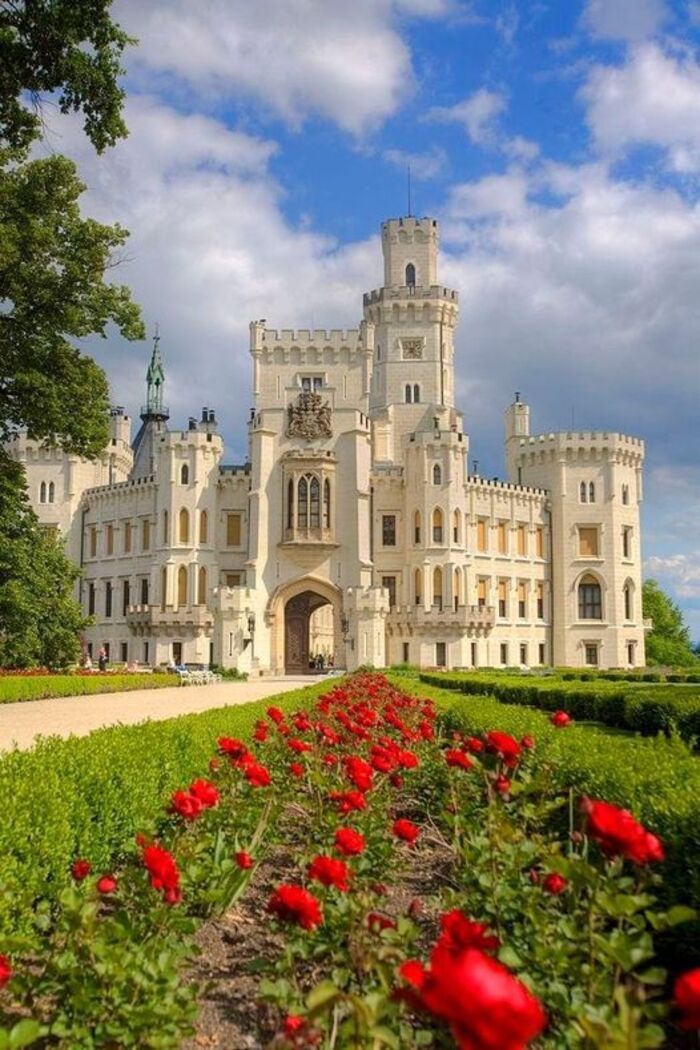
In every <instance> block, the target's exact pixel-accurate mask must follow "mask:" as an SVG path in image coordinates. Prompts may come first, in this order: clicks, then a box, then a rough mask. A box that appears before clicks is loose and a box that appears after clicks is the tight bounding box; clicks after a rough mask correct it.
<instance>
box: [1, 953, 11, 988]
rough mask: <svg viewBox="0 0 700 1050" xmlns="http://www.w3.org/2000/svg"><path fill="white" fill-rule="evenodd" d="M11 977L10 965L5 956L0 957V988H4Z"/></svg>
mask: <svg viewBox="0 0 700 1050" xmlns="http://www.w3.org/2000/svg"><path fill="white" fill-rule="evenodd" d="M11 977H12V963H11V962H10V960H9V959H8V958H7V956H6V955H0V988H4V987H5V985H6V984H7V982H8V981H9V980H10V978H11Z"/></svg>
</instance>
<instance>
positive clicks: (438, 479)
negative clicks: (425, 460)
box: [433, 463, 442, 485]
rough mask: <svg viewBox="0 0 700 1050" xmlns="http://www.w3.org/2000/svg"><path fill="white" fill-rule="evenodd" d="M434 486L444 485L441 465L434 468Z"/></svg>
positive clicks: (436, 464) (435, 465)
mask: <svg viewBox="0 0 700 1050" xmlns="http://www.w3.org/2000/svg"><path fill="white" fill-rule="evenodd" d="M433 485H442V470H441V469H440V464H439V463H435V464H434V466H433Z"/></svg>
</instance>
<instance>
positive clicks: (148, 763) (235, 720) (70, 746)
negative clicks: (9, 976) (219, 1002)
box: [0, 682, 332, 933]
mask: <svg viewBox="0 0 700 1050" xmlns="http://www.w3.org/2000/svg"><path fill="white" fill-rule="evenodd" d="M331 685H332V683H329V682H322V683H318V684H316V685H313V686H310V687H308V688H305V689H299V690H294V691H293V692H290V693H284V694H283V695H281V696H277V697H274V698H273V697H268V698H266V699H264V700H258V701H255V702H253V703H249V704H241V705H235V706H231V707H226V708H217V709H216V710H213V711H205V712H204V713H203V714H196V715H182V716H181V717H179V718H173V719H168V720H167V721H163V722H144V723H142V724H140V725H137V726H119V727H112V728H107V729H100V730H97V731H96V732H94V733H91V734H90V735H89V736H86V737H80V738H76V737H72V738H69V739H68V740H60V739H57V738H55V737H52V738H48V739H43V740H40V741H39V743H38V744H37V745H36V746H35V747H34V748H33V749H32V750H31V751H9V752H6V753H5V754H4V755H2V756H0V798H2V799H3V818H2V820H1V821H0V931H3V932H6V933H9V932H11V931H20V930H23V929H24V928H25V927H26V918H27V915H28V913H29V911H30V909H31V906H32V901H34V900H35V899H36V898H38V897H46V896H48V897H50V898H55V897H56V895H57V894H58V893H59V892H60V891H61V889H62V888H63V887H64V886H65V885H66V884H67V882H68V879H69V867H70V864H71V862H72V861H73V860H75V858H76V857H79V856H84V857H87V858H88V859H89V860H90V861H92V863H93V866H94V868H95V870H96V872H97V873H99V872H100V870H104V869H105V868H107V867H108V866H109V865H111V864H113V863H114V861H115V859H118V858H119V856H120V854H122V853H124V851H126V850H127V848H128V847H129V846H130V845H131V843H132V842H133V838H134V835H135V834H136V832H137V831H139V830H140V829H143V828H144V827H147V826H148V825H149V824H151V823H152V822H153V821H154V820H157V819H158V817H159V816H160V815H161V814H162V813H163V812H164V806H165V805H166V804H167V800H168V797H169V795H170V794H171V793H172V791H174V790H175V789H176V788H178V787H181V786H182V785H186V784H187V783H189V781H190V780H192V778H193V777H194V776H196V775H201V774H202V773H205V772H206V768H207V763H208V761H209V759H210V758H211V756H212V755H213V754H214V752H215V750H216V739H217V737H218V736H222V735H231V736H241V737H242V736H246V735H248V734H249V733H250V731H251V729H252V727H253V725H254V723H255V720H256V719H258V718H260V717H261V716H264V713H265V709H266V708H267V707H269V706H270V704H271V703H274V704H275V705H276V706H278V707H280V708H282V709H283V710H284V709H291V708H294V707H298V706H301V705H303V704H304V703H308V702H309V701H310V698H311V697H315V696H317V695H318V694H319V693H322V692H324V691H325V690H327V689H329V688H331Z"/></svg>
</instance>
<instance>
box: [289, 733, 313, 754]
mask: <svg viewBox="0 0 700 1050" xmlns="http://www.w3.org/2000/svg"><path fill="white" fill-rule="evenodd" d="M287 746H288V747H290V748H291V749H292V751H296V753H297V755H301V754H303V752H304V751H313V748H312V746H311V744H307V743H306V741H305V740H299V739H298V738H297V737H292V739H291V740H288V741H287Z"/></svg>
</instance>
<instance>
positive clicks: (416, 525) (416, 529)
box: [413, 510, 420, 543]
mask: <svg viewBox="0 0 700 1050" xmlns="http://www.w3.org/2000/svg"><path fill="white" fill-rule="evenodd" d="M413 542H414V543H420V511H419V510H417V511H416V513H415V514H414V515H413Z"/></svg>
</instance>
